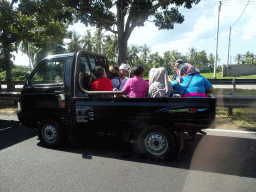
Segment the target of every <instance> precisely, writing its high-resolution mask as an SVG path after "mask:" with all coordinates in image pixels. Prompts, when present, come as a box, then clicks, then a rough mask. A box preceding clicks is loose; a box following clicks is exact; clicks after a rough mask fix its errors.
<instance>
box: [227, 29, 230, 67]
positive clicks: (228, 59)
mask: <svg viewBox="0 0 256 192" xmlns="http://www.w3.org/2000/svg"><path fill="white" fill-rule="evenodd" d="M230 37H231V26H230V30H229V41H228V60H227V66H228V64H229V52H230Z"/></svg>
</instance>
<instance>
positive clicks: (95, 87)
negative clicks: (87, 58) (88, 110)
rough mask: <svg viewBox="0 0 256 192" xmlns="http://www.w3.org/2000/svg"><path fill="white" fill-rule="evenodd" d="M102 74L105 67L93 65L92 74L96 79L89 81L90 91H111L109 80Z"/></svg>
mask: <svg viewBox="0 0 256 192" xmlns="http://www.w3.org/2000/svg"><path fill="white" fill-rule="evenodd" d="M104 74H105V69H104V68H103V67H101V66H97V67H95V69H94V75H95V77H96V78H97V79H96V80H95V81H94V82H92V83H91V89H92V91H113V87H112V82H111V80H110V79H108V78H106V77H104Z"/></svg>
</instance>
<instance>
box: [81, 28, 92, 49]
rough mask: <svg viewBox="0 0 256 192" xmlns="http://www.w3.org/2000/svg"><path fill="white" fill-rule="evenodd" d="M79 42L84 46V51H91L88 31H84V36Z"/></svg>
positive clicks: (90, 39)
mask: <svg viewBox="0 0 256 192" xmlns="http://www.w3.org/2000/svg"><path fill="white" fill-rule="evenodd" d="M81 42H82V43H83V44H84V46H83V49H86V50H87V51H92V47H93V39H92V35H91V32H90V31H89V30H87V31H86V35H85V36H84V37H82V39H81Z"/></svg>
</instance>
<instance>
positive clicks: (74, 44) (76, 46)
mask: <svg viewBox="0 0 256 192" xmlns="http://www.w3.org/2000/svg"><path fill="white" fill-rule="evenodd" d="M81 44H82V41H81V40H80V35H78V33H77V32H76V31H73V34H72V39H71V41H70V43H68V52H77V51H79V50H81V49H82V46H81Z"/></svg>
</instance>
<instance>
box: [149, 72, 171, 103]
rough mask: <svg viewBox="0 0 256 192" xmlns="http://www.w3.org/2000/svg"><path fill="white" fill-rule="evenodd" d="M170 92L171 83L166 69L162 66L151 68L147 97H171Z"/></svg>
mask: <svg viewBox="0 0 256 192" xmlns="http://www.w3.org/2000/svg"><path fill="white" fill-rule="evenodd" d="M172 93H173V89H172V84H171V82H170V81H169V78H168V72H167V70H166V69H165V68H163V67H160V68H152V69H151V70H150V71H149V91H148V97H153V98H154V97H171V96H172Z"/></svg>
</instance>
